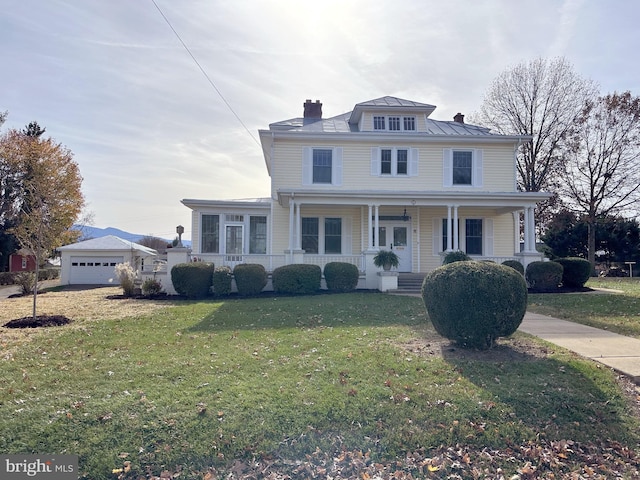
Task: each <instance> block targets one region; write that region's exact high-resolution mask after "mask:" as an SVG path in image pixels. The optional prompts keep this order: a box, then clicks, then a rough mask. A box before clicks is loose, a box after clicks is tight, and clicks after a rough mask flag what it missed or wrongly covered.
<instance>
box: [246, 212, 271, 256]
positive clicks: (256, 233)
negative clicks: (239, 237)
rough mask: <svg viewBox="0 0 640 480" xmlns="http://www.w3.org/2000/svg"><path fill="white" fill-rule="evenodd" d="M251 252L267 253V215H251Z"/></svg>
mask: <svg viewBox="0 0 640 480" xmlns="http://www.w3.org/2000/svg"><path fill="white" fill-rule="evenodd" d="M249 253H256V254H261V255H264V254H266V253H267V217H265V216H262V215H260V216H258V215H252V216H251V217H249Z"/></svg>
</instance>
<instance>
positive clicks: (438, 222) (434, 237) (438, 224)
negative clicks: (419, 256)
mask: <svg viewBox="0 0 640 480" xmlns="http://www.w3.org/2000/svg"><path fill="white" fill-rule="evenodd" d="M441 228H442V219H441V218H434V219H433V229H432V231H431V243H432V250H433V254H434V255H438V254H439V253H440V245H441V244H442V232H441V231H440V230H441Z"/></svg>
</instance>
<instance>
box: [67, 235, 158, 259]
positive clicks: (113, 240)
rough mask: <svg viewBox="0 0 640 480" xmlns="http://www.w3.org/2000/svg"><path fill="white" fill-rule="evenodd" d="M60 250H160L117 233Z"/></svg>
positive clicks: (148, 253) (141, 251) (155, 252)
mask: <svg viewBox="0 0 640 480" xmlns="http://www.w3.org/2000/svg"><path fill="white" fill-rule="evenodd" d="M58 250H61V251H67V250H77V251H82V250H109V251H114V250H115V251H130V250H135V251H137V252H140V253H144V254H147V255H157V254H158V252H157V251H155V250H154V249H153V248H149V247H145V246H144V245H140V244H139V243H134V242H130V241H129V240H125V239H123V238H120V237H116V236H115V235H106V236H104V237H99V238H92V239H90V240H85V241H84V242H78V243H72V244H71V245H65V246H63V247H58Z"/></svg>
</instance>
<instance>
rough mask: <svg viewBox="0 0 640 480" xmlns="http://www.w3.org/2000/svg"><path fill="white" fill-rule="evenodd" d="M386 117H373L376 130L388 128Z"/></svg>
mask: <svg viewBox="0 0 640 480" xmlns="http://www.w3.org/2000/svg"><path fill="white" fill-rule="evenodd" d="M385 125H386V122H385V117H378V116H375V117H373V129H374V130H386V126H385Z"/></svg>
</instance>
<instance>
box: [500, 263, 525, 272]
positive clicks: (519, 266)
mask: <svg viewBox="0 0 640 480" xmlns="http://www.w3.org/2000/svg"><path fill="white" fill-rule="evenodd" d="M502 265H504V266H505V267H511V268H513V269H514V270H516V271H517V272H518V273H519V274H520V275H524V265H522V264H521V263H520V262H519V261H517V260H505V261H504V262H502Z"/></svg>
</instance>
